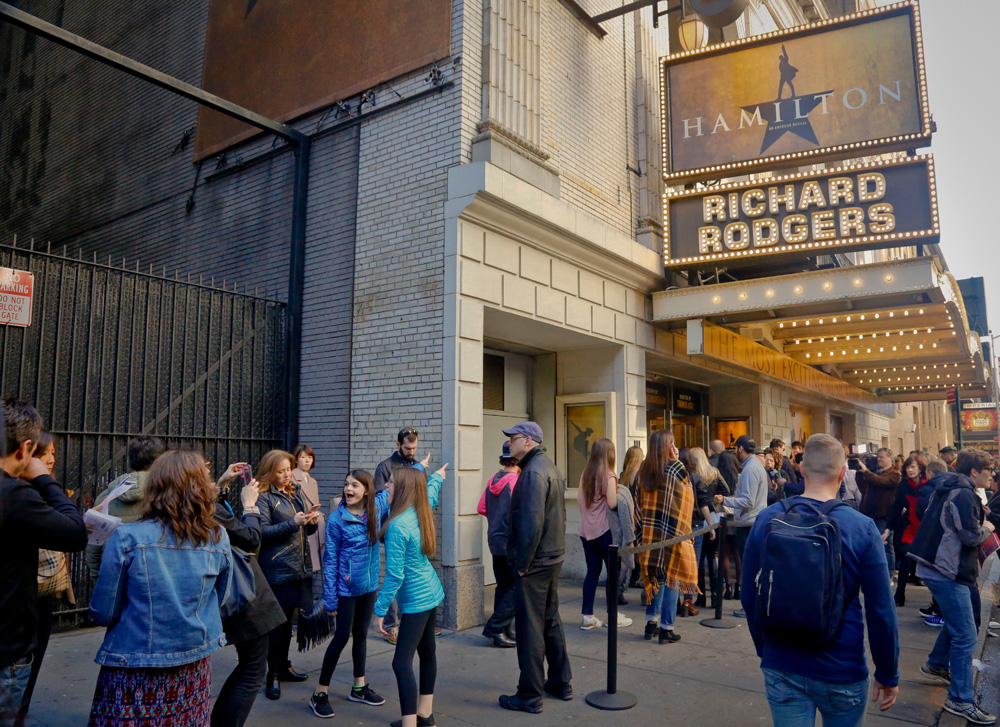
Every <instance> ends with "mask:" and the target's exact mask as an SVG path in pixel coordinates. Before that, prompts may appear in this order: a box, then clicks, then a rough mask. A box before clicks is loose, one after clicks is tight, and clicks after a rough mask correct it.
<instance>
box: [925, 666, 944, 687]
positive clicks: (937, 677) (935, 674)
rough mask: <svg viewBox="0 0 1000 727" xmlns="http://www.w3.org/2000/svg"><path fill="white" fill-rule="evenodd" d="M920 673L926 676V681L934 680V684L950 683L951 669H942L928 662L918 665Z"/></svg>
mask: <svg viewBox="0 0 1000 727" xmlns="http://www.w3.org/2000/svg"><path fill="white" fill-rule="evenodd" d="M920 673H921V674H923V675H924V677H926V679H927V680H928V681H931V682H934V683H935V684H944V685H948V684H951V670H950V669H943V668H941V667H937V666H931V665H930V664H924V665H923V666H922V667H920Z"/></svg>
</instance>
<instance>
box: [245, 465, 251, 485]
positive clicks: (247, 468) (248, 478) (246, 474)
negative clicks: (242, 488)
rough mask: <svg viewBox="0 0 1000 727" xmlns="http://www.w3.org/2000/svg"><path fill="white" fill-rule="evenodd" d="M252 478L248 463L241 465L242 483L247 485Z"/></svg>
mask: <svg viewBox="0 0 1000 727" xmlns="http://www.w3.org/2000/svg"><path fill="white" fill-rule="evenodd" d="M252 479H253V468H251V467H250V465H248V464H245V465H243V484H244V485H249V484H250V480H252Z"/></svg>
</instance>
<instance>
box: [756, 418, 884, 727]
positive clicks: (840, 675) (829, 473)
mask: <svg viewBox="0 0 1000 727" xmlns="http://www.w3.org/2000/svg"><path fill="white" fill-rule="evenodd" d="M801 469H802V474H803V476H804V477H805V494H803V495H802V497H803V498H806V499H812V500H817V501H819V502H826V501H828V500H833V499H835V498H836V497H837V491H838V490H839V489H840V483H841V480H843V478H844V470H845V469H846V461H845V458H844V446H843V445H842V444H841V443H840V442H839V441H838V440H837V439H835V438H834V437H831V436H829V435H827V434H815V435H813V436H812V437H810V438H809V441H808V442H806V449H805V455H804V457H803V460H802V467H801ZM797 499H799V498H792V501H793V502H794V501H795V500H797ZM782 512H784V509H783V507H782V505H781V503H778V504H776V505H772V506H771V507H769V508H767V509H766V510H764V511H763V512H762V513H760V514H759V515H758V516H757V519H756V521H755V522H754V526H753V529H752V530H751V531H750V537H749V539H748V540H747V545H746V549H745V550H744V551H743V582H744V583H748V584H749V583H753V582H754V578H755V577H756V576H757V571H758V570H759V569H760V561H761V548H762V545H763V539H764V534H765V531H766V529H767V524H768V522H770V520H771V519H772V518H773V517H775V516H776V515H778V514H780V513H782ZM830 517H831V518H832V519H833V520H835V521H836V522H837V525H838V526H839V528H840V533H841V557H842V561H841V571H842V573H843V578H844V614H843V620H842V621H841V624H840V628H839V629H838V631H837V634H836V636H834V638H833V639H831V640H830V641H829V642H828V643H826V644H824V645H822V646H820V647H816V646H814V645H809V646H803V645H800V644H797V643H795V642H793V641H791V640H782V639H779V638H775V637H772V636H771V635H770V634H766V633H764V632H762V631H761V629H760V628H759V624H758V620H757V614H756V609H755V605H756V604H755V600H754V595H755V594H754V589H752V588H747V589H745V590H744V591H743V594H742V602H743V608H744V609H745V610H746V613H747V623H748V625H749V626H750V634H751V635H752V636H753V640H754V645H755V646H756V647H757V654H758V655H759V656H760V657H761V669H762V670H763V672H764V682H765V685H766V688H767V701H768V703H769V704H770V706H771V716H772V718H773V720H774V724H775V727H793V726H795V727H797V726H798V725H803V724H813V722H814V721H815V718H816V711H817V710H819V712H820V713H821V714H822V715H823V720H824V724H836V725H837V726H838V727H851V726H853V725H860V724H861V723H862V721H863V719H864V714H865V707H866V702H867V698H868V665H867V659H866V658H865V621H867V623H868V641H869V643H870V644H871V649H872V660H873V661H874V662H875V685H874V686H875V689H874V693H873V696H872V701H879V703H880V704H879V708H880V709H881V711H883V712H884V711H886V710H887V709H889V708H891V707H892V706H893V705H894V704H895V703H896V694H897V692H898V691H899V686H898V685H899V670H898V661H899V636H898V633H897V631H896V607H895V604H894V602H893V597H892V588H891V584H890V582H889V577H888V571H887V569H886V564H885V549H884V548H883V547H882V537H881V535H880V534H879V532H878V529H877V528H876V527H875V523H874V522H873V521H872V520H871V518H868V517H865V516H864V515H862V514H861V513H859V512H857V511H855V510H853V509H852V508H849V507H838V508H835V509H833V510H832V511H831V512H830ZM802 577H803V578H805V577H807V574H802ZM862 591H863V592H864V594H865V608H864V612H863V613H864V617H862V609H861V599H860V597H859V594H860V592H862Z"/></svg>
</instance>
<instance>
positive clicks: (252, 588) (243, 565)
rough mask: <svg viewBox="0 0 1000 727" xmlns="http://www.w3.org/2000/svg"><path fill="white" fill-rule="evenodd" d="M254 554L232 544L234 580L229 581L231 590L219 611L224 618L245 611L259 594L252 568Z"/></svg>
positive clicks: (231, 569) (230, 569)
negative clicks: (251, 561) (251, 562)
mask: <svg viewBox="0 0 1000 727" xmlns="http://www.w3.org/2000/svg"><path fill="white" fill-rule="evenodd" d="M252 557H253V555H252V554H250V553H247V552H246V551H245V550H241V549H240V548H236V547H234V546H230V558H229V560H230V562H231V565H230V568H229V571H230V573H231V574H232V580H231V581H230V583H229V591H228V592H227V593H226V597H225V599H224V600H223V601H222V603H220V604H219V613H220V614H221V615H222V620H223V621H227V620H229V619H231V618H233V617H234V616H238V615H239V614H241V613H243V611H245V610H246V609H247V608H248V607H249V606H250V604H251V603H253V600H254V598H256V595H257V590H256V587H257V583H256V578H255V577H254V574H253V569H251V568H250V559H251V558H252Z"/></svg>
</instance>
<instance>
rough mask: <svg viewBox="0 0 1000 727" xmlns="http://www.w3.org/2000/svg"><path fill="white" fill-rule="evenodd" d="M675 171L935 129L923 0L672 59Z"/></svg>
mask: <svg viewBox="0 0 1000 727" xmlns="http://www.w3.org/2000/svg"><path fill="white" fill-rule="evenodd" d="M662 88H663V99H662V101H663V106H664V108H663V118H664V119H669V122H667V123H666V124H665V125H664V137H665V138H664V144H663V149H664V169H665V170H666V179H667V181H668V183H681V182H687V181H692V180H697V179H709V178H715V179H717V178H720V177H733V176H738V175H740V174H743V173H746V172H752V171H756V170H761V169H767V168H774V167H775V166H780V165H782V164H783V165H784V166H785V167H790V166H798V165H801V164H804V163H806V162H816V161H823V160H829V159H835V158H838V157H840V158H843V157H846V156H860V155H862V154H868V153H872V152H873V151H876V150H878V151H888V150H893V149H907V148H916V147H919V146H923V145H926V143H927V142H928V141H929V139H930V135H931V122H930V113H929V110H928V104H927V92H926V83H925V75H924V69H923V51H922V49H921V44H920V18H919V14H918V10H917V6H916V4H915V3H914V2H902V3H896V4H895V5H891V6H888V7H887V8H882V9H879V10H872V11H864V12H860V13H855V14H853V15H848V16H846V17H844V18H840V19H836V20H829V21H823V22H818V23H810V24H808V25H805V26H800V27H799V28H796V29H793V30H790V31H786V32H781V33H777V32H776V33H768V34H765V35H760V36H755V37H752V38H747V39H744V40H740V41H729V42H725V43H721V44H717V45H713V46H709V47H708V48H706V49H704V50H699V51H693V52H686V53H680V54H677V55H673V56H669V57H667V58H666V59H664V62H663V66H662Z"/></svg>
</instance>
